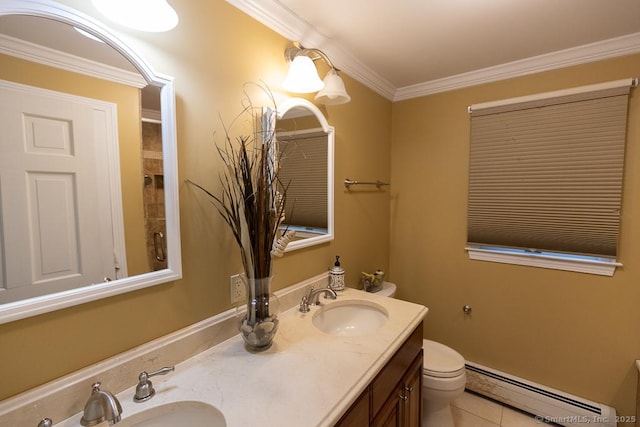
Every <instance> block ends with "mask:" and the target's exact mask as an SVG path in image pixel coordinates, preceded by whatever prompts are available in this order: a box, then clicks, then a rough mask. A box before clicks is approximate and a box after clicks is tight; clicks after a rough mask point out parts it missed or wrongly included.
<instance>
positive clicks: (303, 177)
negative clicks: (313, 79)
mask: <svg viewBox="0 0 640 427" xmlns="http://www.w3.org/2000/svg"><path fill="white" fill-rule="evenodd" d="M275 130H276V133H275V135H276V140H277V141H278V151H279V153H278V154H279V156H278V158H279V167H280V168H279V172H278V176H279V178H280V180H281V181H282V182H283V185H284V186H287V199H286V205H285V221H284V224H283V226H282V227H283V228H286V229H288V230H295V232H296V235H295V238H294V240H293V241H291V242H290V243H289V244H288V245H287V247H286V250H285V251H291V250H295V249H300V248H306V247H309V246H312V245H317V244H320V243H325V242H329V241H331V240H333V167H334V143H335V139H334V138H335V130H334V128H333V127H332V126H329V123H328V122H327V119H326V118H325V117H324V115H323V114H322V112H321V111H320V110H319V109H318V107H316V106H315V105H313V104H312V103H311V102H309V101H307V100H306V99H302V98H290V99H288V100H286V101H284V102H283V103H282V104H280V105H278V107H277V112H276V119H275Z"/></svg>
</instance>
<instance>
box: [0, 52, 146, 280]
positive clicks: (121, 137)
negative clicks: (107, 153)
mask: <svg viewBox="0 0 640 427" xmlns="http://www.w3.org/2000/svg"><path fill="white" fill-rule="evenodd" d="M0 79H3V80H7V81H11V82H14V83H21V84H26V85H29V86H34V87H39V88H43V89H48V90H54V91H57V92H64V93H69V94H72V95H77V96H83V97H87V98H92V99H98V100H102V101H106V102H111V103H114V104H116V105H117V108H118V113H117V120H118V142H119V152H120V172H121V182H122V200H123V203H122V205H123V217H124V229H125V245H126V251H127V269H128V273H129V274H130V275H134V274H140V273H145V272H148V271H150V269H149V263H148V262H147V259H146V256H145V251H146V242H145V233H144V212H143V205H142V151H141V148H140V139H141V134H142V131H141V129H140V126H141V125H140V113H141V109H140V108H141V107H140V90H139V89H136V88H134V87H131V86H126V85H123V84H119V83H114V82H108V81H106V80H101V79H97V78H93V77H89V76H84V75H80V74H76V73H72V72H68V71H64V70H61V69H57V68H52V67H48V66H46V65H41V64H37V63H33V62H29V61H24V60H21V59H18V58H15V57H13V56H7V55H0Z"/></svg>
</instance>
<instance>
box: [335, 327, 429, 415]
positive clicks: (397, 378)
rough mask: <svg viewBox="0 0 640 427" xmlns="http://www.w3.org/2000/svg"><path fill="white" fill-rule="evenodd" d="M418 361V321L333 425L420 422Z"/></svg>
mask: <svg viewBox="0 0 640 427" xmlns="http://www.w3.org/2000/svg"><path fill="white" fill-rule="evenodd" d="M422 362H423V355H422V323H420V325H418V327H417V328H416V329H415V330H414V331H413V333H412V334H411V335H410V336H409V338H407V340H406V341H405V342H404V344H403V345H402V347H400V349H398V351H397V352H396V353H395V354H394V355H393V357H392V358H391V360H390V361H389V362H388V363H387V364H386V365H385V366H384V367H383V368H382V370H381V371H380V373H379V374H378V375H377V376H376V377H375V378H374V379H373V381H372V382H371V383H370V384H369V386H368V387H367V388H366V389H365V390H364V391H363V392H362V394H361V395H360V396H359V397H358V399H357V400H356V402H355V403H354V404H353V405H351V407H350V408H349V410H348V411H347V413H346V414H345V415H344V416H343V417H342V418H341V419H340V421H339V422H338V423H337V424H336V426H339V427H351V426H353V427H356V426H363V425H371V426H389V425H392V426H403V427H409V426H419V425H421V419H422V413H421V408H422V404H421V403H422Z"/></svg>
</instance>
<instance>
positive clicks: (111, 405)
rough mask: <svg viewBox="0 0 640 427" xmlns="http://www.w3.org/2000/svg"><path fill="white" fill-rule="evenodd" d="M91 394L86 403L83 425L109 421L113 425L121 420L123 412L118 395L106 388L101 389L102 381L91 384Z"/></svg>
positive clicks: (81, 422) (81, 421)
mask: <svg viewBox="0 0 640 427" xmlns="http://www.w3.org/2000/svg"><path fill="white" fill-rule="evenodd" d="M91 389H92V391H91V396H90V397H89V400H87V403H86V405H84V414H83V416H82V419H81V420H80V424H82V425H83V426H95V425H98V424H100V423H102V422H104V421H108V422H109V425H110V426H112V425H114V424H115V423H117V422H119V421H120V419H121V417H120V414H122V406H120V402H118V399H116V397H115V396H114V395H113V394H111V393H109V392H108V391H105V390H100V383H99V382H95V383H93V385H92V386H91Z"/></svg>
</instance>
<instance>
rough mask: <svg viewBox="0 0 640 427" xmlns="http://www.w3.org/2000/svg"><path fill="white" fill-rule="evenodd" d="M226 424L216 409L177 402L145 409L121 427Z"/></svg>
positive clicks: (187, 402)
mask: <svg viewBox="0 0 640 427" xmlns="http://www.w3.org/2000/svg"><path fill="white" fill-rule="evenodd" d="M226 425H227V423H226V420H225V418H224V415H222V412H220V411H219V410H218V409H217V408H215V407H213V406H211V405H209V404H207V403H203V402H195V401H179V402H173V403H167V404H164V405H160V406H156V407H154V408H150V409H147V410H145V411H142V412H140V413H138V414H135V415H132V416H130V417H128V418H126V417H123V418H122V422H121V423H119V424H118V426H122V427H175V426H189V427H226Z"/></svg>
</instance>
